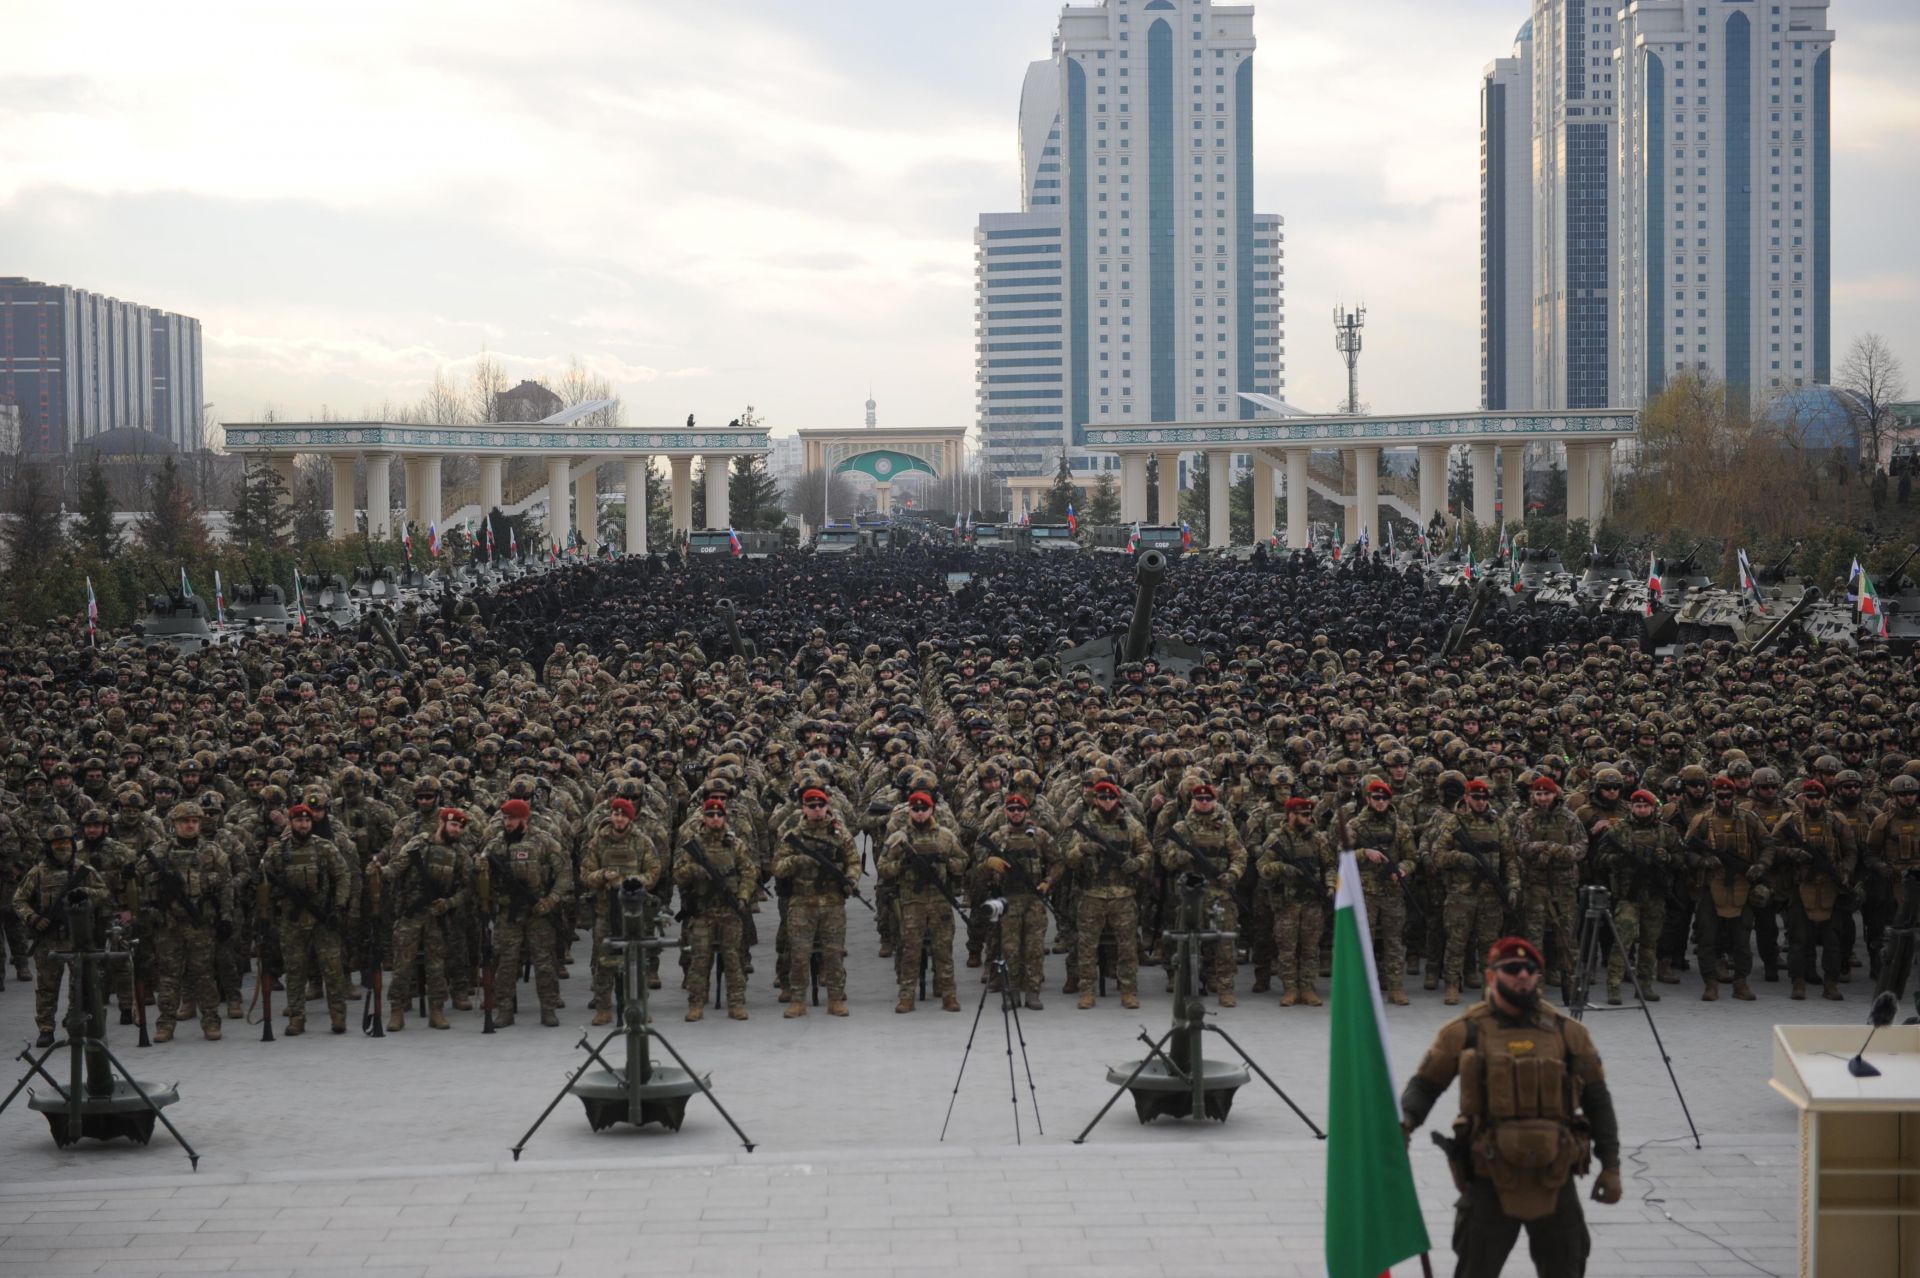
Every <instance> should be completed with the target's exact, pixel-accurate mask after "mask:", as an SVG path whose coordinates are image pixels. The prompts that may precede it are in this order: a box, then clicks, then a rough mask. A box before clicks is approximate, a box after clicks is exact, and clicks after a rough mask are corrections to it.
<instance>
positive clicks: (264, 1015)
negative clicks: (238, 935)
mask: <svg viewBox="0 0 1920 1278" xmlns="http://www.w3.org/2000/svg"><path fill="white" fill-rule="evenodd" d="M254 904H255V909H254V913H255V914H257V915H258V916H259V919H258V923H257V926H258V927H259V929H260V935H259V936H258V937H256V938H254V939H255V941H256V943H257V944H258V946H259V948H258V950H257V951H256V953H257V954H258V955H259V958H260V975H259V976H258V977H256V978H254V989H255V990H257V991H258V992H259V994H260V1041H261V1042H263V1043H271V1042H272V1041H273V972H272V970H271V969H270V968H269V967H268V966H267V934H268V933H269V932H271V931H273V917H272V915H271V913H270V912H269V911H270V910H271V908H272V906H271V902H270V901H269V900H268V898H267V880H266V879H265V878H262V879H261V880H260V891H259V899H258V900H257V901H256V902H255V903H254ZM308 912H309V913H312V911H308ZM315 917H318V916H317V915H316V916H315ZM300 992H301V993H302V994H305V993H306V991H305V990H302V991H300ZM288 996H289V998H291V996H292V994H291V991H289V994H288ZM302 1006H303V1007H304V1006H305V1004H304V1003H303V1004H302Z"/></svg>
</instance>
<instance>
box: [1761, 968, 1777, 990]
mask: <svg viewBox="0 0 1920 1278" xmlns="http://www.w3.org/2000/svg"><path fill="white" fill-rule="evenodd" d="M1762 966H1763V967H1764V968H1765V971H1764V973H1763V975H1764V977H1765V979H1766V981H1767V983H1768V984H1770V985H1771V984H1773V983H1774V982H1776V981H1778V980H1779V979H1780V967H1779V965H1778V964H1776V963H1766V964H1763V965H1762Z"/></svg>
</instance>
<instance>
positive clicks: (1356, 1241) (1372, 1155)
mask: <svg viewBox="0 0 1920 1278" xmlns="http://www.w3.org/2000/svg"><path fill="white" fill-rule="evenodd" d="M1329 1028H1330V1031H1331V1033H1330V1039H1331V1042H1330V1043H1329V1053H1330V1054H1329V1061H1328V1071H1327V1073H1328V1086H1327V1102H1328V1103H1327V1226H1326V1264H1327V1278H1380V1276H1381V1275H1385V1274H1386V1273H1388V1271H1390V1270H1391V1269H1392V1268H1393V1266H1394V1265H1396V1264H1398V1263H1399V1262H1400V1261H1402V1260H1406V1259H1408V1258H1409V1257H1412V1256H1418V1255H1420V1254H1422V1253H1424V1252H1426V1251H1427V1250H1429V1249H1430V1248H1431V1247H1432V1245H1433V1244H1432V1243H1430V1242H1429V1241H1428V1240H1427V1225H1426V1221H1425V1220H1423V1219H1422V1218H1421V1215H1420V1197H1419V1195H1418V1194H1416V1193H1415V1192H1414V1188H1413V1166H1412V1164H1411V1163H1409V1162H1408V1161H1407V1142H1406V1138H1405V1137H1404V1136H1402V1135H1401V1133H1400V1098H1399V1094H1398V1093H1397V1092H1395V1090H1394V1086H1393V1069H1392V1066H1391V1064H1390V1063H1389V1062H1388V1060H1387V1016H1386V1008H1385V1007H1384V1006H1383V1005H1382V1003H1381V1001H1380V974H1379V972H1378V970H1377V969H1376V968H1375V967H1374V963H1373V937H1372V933H1371V932H1370V931H1369V930H1368V928H1367V901H1366V896H1365V894H1364V893H1363V892H1362V891H1361V885H1360V867H1359V864H1358V863H1357V862H1356V861H1355V860H1354V855H1353V853H1351V852H1343V853H1341V854H1340V886H1339V890H1338V891H1337V892H1336V893H1335V895H1334V903H1333V1016H1332V1019H1331V1020H1330V1022H1329Z"/></svg>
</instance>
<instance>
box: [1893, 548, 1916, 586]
mask: <svg viewBox="0 0 1920 1278" xmlns="http://www.w3.org/2000/svg"><path fill="white" fill-rule="evenodd" d="M1915 555H1920V545H1916V546H1914V548H1913V549H1912V550H1909V551H1908V552H1907V557H1906V558H1905V559H1902V560H1901V561H1900V566H1899V567H1897V568H1895V569H1894V570H1893V571H1892V572H1890V573H1888V574H1887V575H1886V582H1887V584H1888V585H1889V586H1892V587H1893V588H1894V589H1896V590H1898V589H1899V588H1900V574H1902V573H1904V572H1905V571H1906V570H1907V565H1908V564H1910V563H1912V562H1913V557H1914V556H1915Z"/></svg>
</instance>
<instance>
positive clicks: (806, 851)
mask: <svg viewBox="0 0 1920 1278" xmlns="http://www.w3.org/2000/svg"><path fill="white" fill-rule="evenodd" d="M786 842H787V845H788V846H789V847H791V848H793V849H794V850H795V851H796V852H799V853H800V854H801V855H802V856H805V857H806V858H808V859H809V860H811V861H813V862H814V863H815V864H816V865H818V866H819V867H820V868H821V869H823V870H825V871H826V872H827V873H828V874H831V875H832V876H833V877H834V879H835V880H837V881H838V882H839V884H840V886H841V888H843V889H844V890H845V891H846V894H847V895H848V896H850V897H852V898H853V899H854V900H856V901H858V902H860V904H862V905H864V906H866V907H867V909H868V910H872V909H873V902H872V901H869V900H868V899H867V898H866V897H864V896H861V895H860V888H859V887H858V886H857V885H856V884H855V883H854V881H853V880H852V879H850V878H848V877H847V876H846V874H845V873H844V872H843V871H842V870H841V869H840V867H839V866H837V865H835V864H834V863H833V859H832V858H831V857H829V856H828V855H827V854H826V853H825V852H822V851H821V850H820V848H819V845H818V844H816V843H815V842H814V841H813V840H811V839H809V838H807V837H806V836H805V835H803V834H801V833H800V832H799V831H798V830H789V831H787V838H786Z"/></svg>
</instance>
